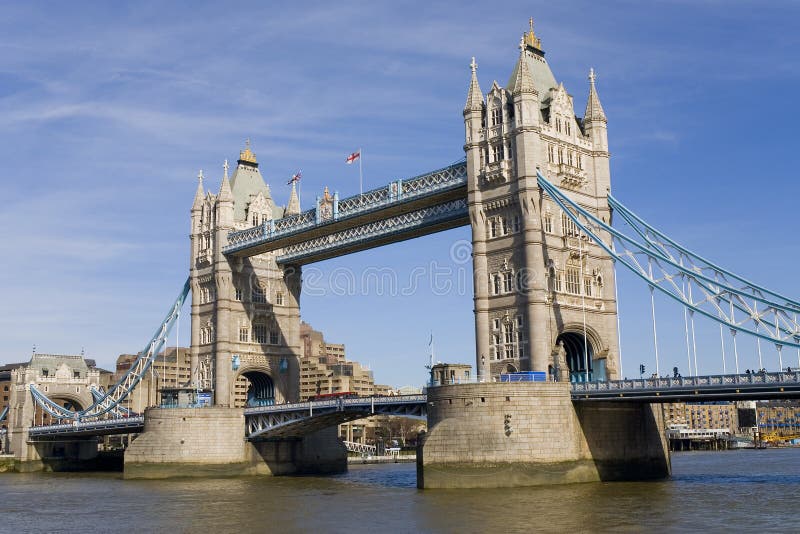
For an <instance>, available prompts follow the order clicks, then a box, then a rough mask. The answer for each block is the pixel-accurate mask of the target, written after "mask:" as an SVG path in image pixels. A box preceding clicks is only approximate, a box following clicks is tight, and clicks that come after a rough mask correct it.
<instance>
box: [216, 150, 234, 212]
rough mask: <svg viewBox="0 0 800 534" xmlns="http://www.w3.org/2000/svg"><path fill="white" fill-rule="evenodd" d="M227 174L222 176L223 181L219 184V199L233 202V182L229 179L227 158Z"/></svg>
mask: <svg viewBox="0 0 800 534" xmlns="http://www.w3.org/2000/svg"><path fill="white" fill-rule="evenodd" d="M223 168H224V169H225V174H224V175H223V176H222V183H221V184H220V186H219V195H218V196H217V199H218V200H219V201H220V202H233V194H232V193H231V182H230V180H229V179H228V160H225V165H224V167H223Z"/></svg>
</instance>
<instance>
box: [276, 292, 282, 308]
mask: <svg viewBox="0 0 800 534" xmlns="http://www.w3.org/2000/svg"><path fill="white" fill-rule="evenodd" d="M275 304H277V305H278V306H283V293H281V292H280V291H278V292H277V293H275Z"/></svg>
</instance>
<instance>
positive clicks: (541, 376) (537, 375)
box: [500, 371, 547, 382]
mask: <svg viewBox="0 0 800 534" xmlns="http://www.w3.org/2000/svg"><path fill="white" fill-rule="evenodd" d="M546 381H547V373H544V372H541V371H520V372H518V373H502V374H501V375H500V382H546Z"/></svg>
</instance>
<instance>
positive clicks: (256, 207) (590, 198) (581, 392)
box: [9, 24, 800, 487]
mask: <svg viewBox="0 0 800 534" xmlns="http://www.w3.org/2000/svg"><path fill="white" fill-rule="evenodd" d="M477 72H478V71H477V63H476V62H475V60H474V58H473V61H472V63H471V65H470V80H469V84H468V88H467V98H466V103H465V105H464V108H463V113H462V115H463V121H464V132H465V137H464V145H463V146H464V150H465V159H464V161H463V162H458V163H455V164H452V165H450V166H447V167H444V168H441V169H438V170H435V171H432V172H428V173H424V174H421V175H419V176H417V177H414V178H407V179H394V180H391V181H389V182H388V183H387V184H386V186H384V187H380V188H377V189H375V190H372V191H369V192H367V193H364V194H362V195H356V196H353V197H350V198H345V199H339V196H338V194H337V193H336V192H334V193H333V194H331V193H330V192H329V191H328V190H327V189H326V190H325V191H324V193H323V194H322V195H321V196H320V197H318V198H317V200H316V203H315V206H314V207H313V209H311V210H307V211H301V210H300V204H299V199H298V196H297V192H296V190H295V188H294V185H293V188H292V192H291V196H290V198H289V201H288V203H287V205H286V206H285V207H282V206H279V205H278V204H277V203H276V202H275V200H274V199H273V197H272V193H271V190H270V188H269V186H268V185H267V183H266V181H265V180H264V178H263V176H262V175H261V170H260V168H259V164H258V161H257V157H256V154H255V153H254V152H253V151H252V149H251V148H250V146H249V144H248V146H246V147H245V149H244V150H242V151H241V152H240V155H239V159H238V160H237V163H236V166H235V168H234V169H233V173H232V175H231V174H230V173H229V171H230V168H229V166H228V163H227V161H226V162H225V164H224V166H223V173H222V178H221V184H220V187H219V189H218V192H217V193H213V192H212V191H210V190H207V189H206V188H205V184H204V176H203V174H202V172H201V174H200V176H199V179H198V185H197V190H196V192H195V196H194V201H193V203H192V207H191V238H190V266H189V279H188V281H187V282H186V284H185V286H184V287H183V289H182V291H181V292H180V294H179V296H178V297H177V299H176V300H175V302H174V303H173V304H172V306H171V307H170V311H169V313H168V314H167V316H166V318H165V319H164V320H163V321H162V323H161V324H160V325H159V328H158V329H157V331H156V334H155V335H154V336H153V338H152V339H151V340H150V342H149V343H148V344H147V346H146V347H145V349H144V350H143V351H142V352H141V353H140V354H139V357H138V358H137V360H136V361H135V362H134V365H133V366H132V368H131V370H130V372H129V373H128V374H126V375H125V377H124V378H123V379H122V380H121V382H120V383H119V384H117V385H116V386H115V387H113V388H111V389H110V390H109V391H107V392H105V391H102V392H101V391H99V390H97V391H94V390H92V391H89V390H87V395H89V397H88V398H87V399H85V401H84V402H83V403H82V404H81V406H80V407H78V406H64V405H63V403H59V402H58V401H57V399H55V398H53V395H52V392H51V391H49V390H47V389H43V387H42V385H41V383H39V382H37V381H35V380H33V381H23V382H20V383H19V384H18V385H19V387H18V390H19V398H20V399H21V402H20V406H23V408H22V409H21V410H12V412H11V413H10V416H9V417H10V419H11V420H12V421H13V424H12V425H10V427H9V428H10V433H11V434H12V436H13V439H12V447H13V450H14V452H15V454H17V455H18V457H20V459H22V460H25V461H35V460H36V459H37V458H39V457H40V456H41V454H42V451H41V449H37V447H41V445H40V441H37V440H52V439H59V436H60V437H62V438H66V437H73V438H75V437H78V438H79V437H85V436H90V435H100V434H101V433H110V432H126V431H130V430H131V429H133V428H135V429H137V430H141V434H140V435H139V437H138V438H137V439H136V440H135V441H134V442H133V443H132V444H131V446H130V447H129V448H128V450H127V451H126V456H125V463H126V468H125V469H126V476H134V477H136V476H144V477H147V476H167V475H168V474H172V473H175V474H203V473H219V472H225V473H226V474H237V473H239V474H243V473H271V474H285V473H297V472H309V471H318V472H319V471H323V472H331V471H337V470H341V469H343V468H345V463H344V458H345V457H344V447H343V446H342V444H341V443H340V442H339V441H338V440H337V439H336V436H335V434H334V432H333V428H334V426H335V425H336V424H338V423H340V422H343V421H347V420H351V419H355V418H360V417H364V416H367V415H370V414H373V413H385V414H394V415H405V416H414V417H422V416H425V417H426V418H427V421H428V427H429V430H428V433H427V434H426V435H424V437H423V438H422V440H421V441H422V445H421V446H420V448H419V450H418V455H417V459H418V483H419V485H420V487H473V486H480V487H488V486H501V485H533V484H544V483H554V482H576V481H586V480H622V479H641V478H658V477H664V476H668V475H669V472H670V463H669V452H668V449H667V446H666V439H665V432H664V431H665V429H664V420H663V417H662V413H661V411H660V408H659V406H658V403H660V402H666V401H667V400H670V399H703V398H714V399H721V398H730V399H736V398H741V397H742V396H744V397H751V396H758V397H759V398H765V397H771V398H790V397H795V396H797V395H798V391H800V376H798V374H797V372H791V370H787V371H786V372H783V369H784V364H785V363H786V362H788V361H789V360H788V354H786V355H785V354H784V350H786V351H787V353H788V351H789V350H795V349H797V350H798V355H799V357H800V326H799V325H798V322H797V315H798V312H800V303H798V301H796V300H793V299H790V298H787V297H784V296H782V295H779V294H778V293H776V292H774V291H771V290H769V289H767V288H764V287H762V286H758V285H756V284H754V283H752V282H749V281H748V280H746V279H744V278H743V277H741V276H738V275H736V274H735V273H733V272H732V271H729V270H726V269H724V268H722V267H720V266H718V265H716V264H714V263H711V262H710V261H708V260H706V259H704V258H703V257H702V256H700V255H698V254H695V253H693V252H692V251H690V250H688V249H687V248H685V247H683V246H681V245H680V244H679V243H678V242H677V241H675V240H674V239H672V238H670V237H669V236H667V235H665V234H664V233H663V232H660V231H658V230H657V229H656V228H655V227H654V226H652V225H650V224H648V223H647V222H645V221H644V220H643V219H642V218H640V217H639V216H638V215H637V214H636V213H634V212H633V211H632V210H630V209H629V208H627V207H626V206H625V205H624V204H622V202H620V201H619V200H618V199H616V198H615V197H614V196H613V195H612V194H611V175H610V167H609V158H610V154H609V144H608V135H607V118H606V115H605V111H604V109H603V106H602V105H601V102H600V98H599V95H598V91H597V88H596V78H595V75H594V72H593V71H591V70H590V72H589V84H588V91H587V97H586V107H585V111H584V113H583V116H577V115H576V113H575V109H574V103H573V97H572V96H571V94H570V93H568V92H567V89H566V88H565V87H564V84H563V83H558V82H557V81H556V78H555V76H554V75H553V73H552V71H551V69H550V66H549V64H548V62H547V60H546V59H545V52H544V49H543V46H542V41H541V40H540V38H539V37H538V36H537V35H536V34H535V32H534V30H533V26H532V24H531V27H530V29H529V31H527V32H526V33H525V34H524V35H523V36H522V39H521V40H520V43H519V52H518V56H517V58H516V61H515V64H514V67H513V69H512V71H511V76H510V79H509V81H508V83H507V84H505V85H501V84H500V83H498V82H497V81H494V82H493V83H492V84H491V88H490V90H489V92H488V93H484V92H483V91H482V90H481V87H480V84H479V81H478V74H477ZM467 224H469V225H470V228H471V241H472V268H473V278H474V292H475V294H474V325H473V326H474V331H475V340H476V346H475V355H474V357H475V365H476V368H477V381H476V382H475V383H471V384H449V385H438V386H431V387H430V388H428V391H427V395H426V396H424V397H417V398H414V399H410V398H409V399H401V398H395V399H379V398H375V399H348V400H346V401H345V400H339V401H327V402H321V403H318V402H306V403H301V402H299V400H300V398H299V355H300V354H301V343H300V337H299V325H300V298H301V293H302V291H301V289H302V288H301V275H302V266H303V265H305V264H308V263H311V262H316V261H320V260H323V259H327V258H332V257H337V256H342V255H345V254H350V253H355V252H358V251H361V250H365V249H368V248H373V247H377V246H381V245H384V244H387V243H393V242H398V241H403V240H407V239H411V238H414V237H417V236H421V235H426V234H430V233H433V232H437V231H441V230H445V229H449V228H453V227H456V226H461V225H467ZM620 268H623V269H626V270H629V271H630V272H633V273H634V274H635V276H636V277H638V278H639V279H641V281H642V282H643V284H642V288H643V294H644V295H646V296H648V297H649V299H650V302H651V311H652V315H653V334H654V352H655V361H656V371H657V374H660V373H658V371H659V369H658V366H659V361H660V360H659V353H658V341H657V328H656V321H655V317H656V307H655V297H656V295H660V296H663V297H664V298H669V299H671V300H672V301H675V302H677V303H678V304H679V305H680V306H682V307H683V309H685V310H686V314H687V315H686V317H687V320H686V339H687V351H688V350H689V318H691V324H692V335H693V336H694V318H695V316H697V317H704V318H706V319H708V320H709V321H710V322H711V324H713V325H715V326H716V325H718V326H719V328H720V335H721V336H722V342H723V347H722V348H723V365H725V364H726V360H725V353H724V342H725V338H724V336H725V335H726V334H727V333H728V332H730V337H729V339H730V341H729V347H732V348H733V362H731V363H732V364H733V366H734V367H735V370H736V372H735V373H730V374H729V375H724V376H719V377H700V376H687V377H684V378H679V379H678V378H676V379H660V378H654V379H653V380H641V381H636V380H634V381H630V380H625V379H622V377H621V372H620V367H621V362H620V350H619V345H620V341H619V327H618V326H619V325H618V320H619V318H618V314H617V299H616V271H617V269H620ZM532 273H545V276H531V274H532ZM189 294H191V377H192V378H191V383H190V384H188V385H187V386H188V388H190V389H192V390H195V391H204V392H208V393H209V394H211V395H212V406H211V407H207V408H205V407H198V406H190V407H182V408H172V409H166V408H151V409H148V410H147V411H146V413H145V414H143V415H139V414H131V413H125V412H124V411H123V410H122V409H121V408H120V406H121V403H122V402H123V401H124V399H125V398H126V397H128V396H129V395H131V393H132V392H133V391H134V390H135V388H136V387H137V385H138V383H139V381H140V379H141V377H142V376H143V374H144V373H146V372H147V371H148V369H149V368H150V366H151V364H152V362H153V359H154V358H155V356H156V355H157V354H158V351H159V350H160V348H161V346H163V343H164V341H165V339H166V336H167V335H168V334H169V331H170V329H171V328H172V326H173V325H174V324H175V322H176V320H177V318H178V316H179V314H180V311H181V308H182V306H183V303H184V299H186V298H187V297H188V295H189ZM737 335H739V336H752V337H753V338H755V339H757V340H758V341H757V342H758V350H759V368H764V367H767V365H765V364H763V361H762V353H761V343H762V342H764V343H767V344H768V345H773V346H775V348H776V351H777V356H778V359H777V363H778V366H777V369H770V371H772V372H766V371H764V372H762V373H758V374H755V375H753V374H748V375H746V376H745V375H742V374H741V372H740V369H739V353H738V346H737ZM694 353H695V365H694V371H695V374H696V370H697V363H696V361H697V351H696V349H695V350H694ZM784 357H787V360H786V362H785V361H784V359H783V358H784ZM728 358H730V356H729V357H728ZM727 361H730V359H729V360H727ZM773 363H774V362H773ZM798 365H800V359H799V360H798ZM691 367H692V362H691V358H689V368H690V370H691ZM773 367H774V365H773ZM776 370H777V371H779V372H774V371H776ZM516 371H532V372H536V373H540V374H542V375H543V376H545V377H546V379H547V380H546V381H544V382H526V383H517V382H515V383H504V382H499V381H495V380H493V378H494V377H496V376H497V375H499V374H502V373H508V372H516ZM690 374H691V373H690ZM237 381H238V382H240V383H241V382H246V383H247V384H249V386H248V387H249V392H250V394H249V396H248V399H249V400H248V404H249V406H247V407H244V406H240V405H239V404H238V403H239V401H238V400H237V397H236V395H235V394H234V390H235V388H234V384H236V383H237ZM90 389H91V388H90ZM34 405H35V406H36V407H38V408H37V409H39V410H41V411H42V412H43V413H47V414H48V415H49V416H50V417H51V418H52V419H53V420H55V421H58V422H59V423H58V424H56V425H44V424H38V425H37V424H36V421H35V419H33V418H32V417H31V414H32V410H33V406H34ZM40 423H41V421H40ZM245 438H247V439H245ZM508 473H512V475H510V476H509V475H508Z"/></svg>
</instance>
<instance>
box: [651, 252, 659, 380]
mask: <svg viewBox="0 0 800 534" xmlns="http://www.w3.org/2000/svg"><path fill="white" fill-rule="evenodd" d="M650 279H651V280H652V279H653V265H652V264H650ZM654 289H655V288H654V287H653V284H650V310H651V312H652V315H653V347H654V348H655V353H656V376H661V373H660V371H659V368H658V330H657V329H656V298H655V295H654V294H653V291H654Z"/></svg>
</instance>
